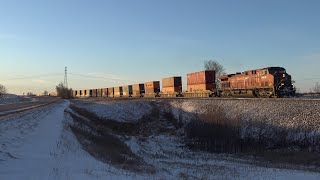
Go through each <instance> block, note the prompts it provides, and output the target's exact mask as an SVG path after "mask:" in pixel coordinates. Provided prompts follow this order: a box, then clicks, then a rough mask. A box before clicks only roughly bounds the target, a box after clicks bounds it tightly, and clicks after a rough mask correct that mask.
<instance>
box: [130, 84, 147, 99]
mask: <svg viewBox="0 0 320 180" xmlns="http://www.w3.org/2000/svg"><path fill="white" fill-rule="evenodd" d="M144 93H145V88H144V84H134V85H132V97H141V96H143V94H144Z"/></svg>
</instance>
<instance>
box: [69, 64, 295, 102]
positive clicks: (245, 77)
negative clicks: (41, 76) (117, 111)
mask: <svg viewBox="0 0 320 180" xmlns="http://www.w3.org/2000/svg"><path fill="white" fill-rule="evenodd" d="M216 80H217V81H216ZM217 82H218V83H217ZM294 95H295V89H294V86H293V84H292V80H291V76H290V75H289V74H287V72H286V70H285V69H284V68H283V67H267V68H262V69H256V70H249V71H245V72H242V73H236V74H226V75H223V76H220V77H216V73H215V71H213V70H207V71H200V72H195V73H190V74H187V90H186V91H185V92H183V91H182V79H181V77H169V78H164V79H162V89H161V88H160V81H151V82H146V83H142V84H133V85H126V86H119V87H111V88H100V89H86V90H74V91H73V96H74V97H239V96H240V97H241V96H246V97H261V98H271V97H287V96H294Z"/></svg>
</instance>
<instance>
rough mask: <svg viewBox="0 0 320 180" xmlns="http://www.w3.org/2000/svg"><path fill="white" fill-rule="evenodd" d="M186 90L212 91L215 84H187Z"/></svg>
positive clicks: (190, 91)
mask: <svg viewBox="0 0 320 180" xmlns="http://www.w3.org/2000/svg"><path fill="white" fill-rule="evenodd" d="M187 89H188V92H189V93H193V92H205V91H214V89H215V86H214V84H211V83H210V84H195V85H188V88H187Z"/></svg>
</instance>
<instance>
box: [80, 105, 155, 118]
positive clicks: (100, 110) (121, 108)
mask: <svg viewBox="0 0 320 180" xmlns="http://www.w3.org/2000/svg"><path fill="white" fill-rule="evenodd" d="M74 105H75V106H77V107H80V108H84V109H86V110H88V111H90V112H93V113H95V114H96V115H97V116H99V117H101V118H104V119H110V120H114V121H119V122H137V121H139V120H141V119H142V118H143V117H144V116H145V115H147V114H149V113H150V112H151V110H152V105H151V104H150V102H138V101H133V102H128V101H118V102H113V103H92V102H83V101H75V103H74Z"/></svg>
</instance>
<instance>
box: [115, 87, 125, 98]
mask: <svg viewBox="0 0 320 180" xmlns="http://www.w3.org/2000/svg"><path fill="white" fill-rule="evenodd" d="M122 92H123V91H122V87H121V86H120V87H115V88H114V97H122Z"/></svg>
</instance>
